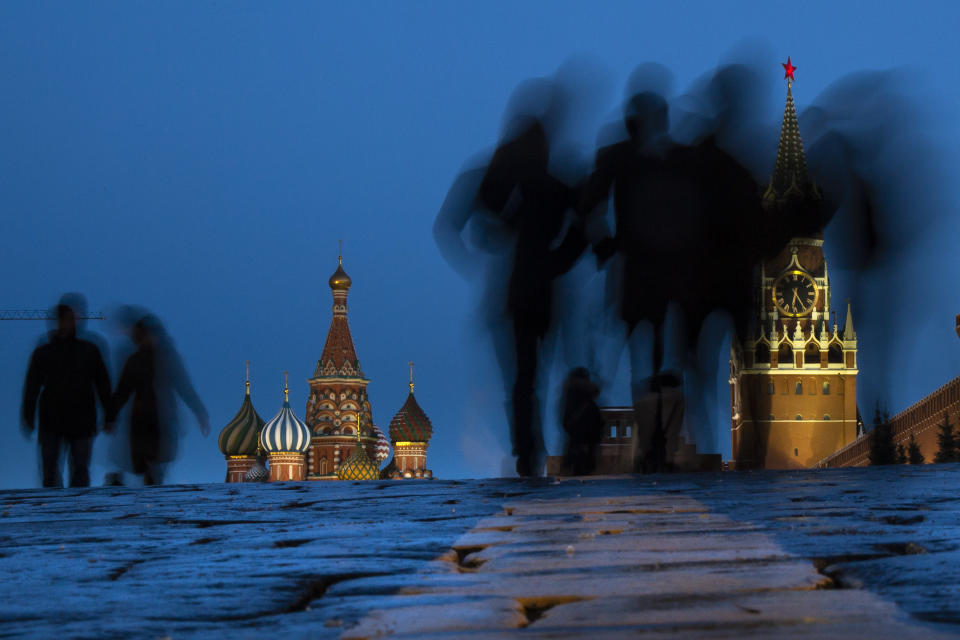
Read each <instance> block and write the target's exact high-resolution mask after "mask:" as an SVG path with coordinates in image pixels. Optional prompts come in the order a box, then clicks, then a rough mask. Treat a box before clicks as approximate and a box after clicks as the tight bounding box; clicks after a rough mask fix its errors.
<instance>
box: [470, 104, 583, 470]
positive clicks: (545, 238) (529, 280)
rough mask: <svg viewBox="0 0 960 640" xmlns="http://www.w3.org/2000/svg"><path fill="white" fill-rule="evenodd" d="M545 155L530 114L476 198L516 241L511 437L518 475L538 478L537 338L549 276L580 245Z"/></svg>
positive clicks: (568, 196)
mask: <svg viewBox="0 0 960 640" xmlns="http://www.w3.org/2000/svg"><path fill="white" fill-rule="evenodd" d="M549 159H550V144H549V140H548V137H547V131H546V129H545V127H544V125H543V123H542V122H541V121H540V120H539V119H536V118H533V119H531V120H530V121H529V123H528V124H527V125H526V126H525V127H524V128H523V130H522V132H521V133H520V134H519V135H518V136H517V137H516V138H514V139H512V140H510V141H508V142H506V143H505V144H503V145H501V146H500V147H499V148H498V149H497V151H496V152H495V153H494V156H493V159H492V160H491V162H490V165H489V167H488V168H487V173H486V175H485V176H484V178H483V181H482V182H481V184H480V188H479V191H478V195H477V198H478V202H479V203H480V205H481V206H483V207H485V208H487V209H488V210H490V211H492V212H495V213H496V214H498V215H501V216H503V217H504V218H506V219H507V220H508V223H509V224H511V226H512V227H513V229H514V233H515V238H516V241H515V249H514V255H513V266H512V269H511V272H510V278H509V282H508V284H507V313H508V315H509V316H510V318H511V321H512V324H513V343H514V355H515V358H516V360H515V363H516V370H515V371H516V374H515V377H514V384H513V393H512V420H511V435H512V439H513V453H514V455H516V456H517V467H516V469H517V473H518V474H519V475H521V476H536V475H539V474H540V463H541V462H542V457H543V434H542V430H541V425H540V419H539V411H538V404H539V403H538V400H537V395H536V391H537V375H538V368H539V366H540V358H541V351H542V347H543V342H544V339H545V337H546V336H547V333H548V331H549V330H550V328H551V315H552V304H553V285H554V281H555V280H556V279H557V278H558V277H560V276H561V275H563V274H564V273H566V272H567V271H568V270H569V269H570V268H571V267H572V266H573V264H574V263H575V262H576V261H577V259H578V258H579V257H580V255H581V253H583V250H584V249H585V248H586V245H587V241H586V236H585V235H584V231H583V228H582V223H581V221H579V220H574V221H573V223H572V224H570V225H569V226H568V228H567V229H566V232H565V233H564V223H565V219H566V216H567V213H568V212H570V213H571V215H572V211H573V207H574V205H575V204H576V198H575V193H576V190H575V189H574V188H573V187H571V186H569V185H567V184H565V183H564V182H562V181H561V180H559V179H557V178H555V177H554V176H553V175H551V174H550V173H549V172H548V169H547V168H548V163H549Z"/></svg>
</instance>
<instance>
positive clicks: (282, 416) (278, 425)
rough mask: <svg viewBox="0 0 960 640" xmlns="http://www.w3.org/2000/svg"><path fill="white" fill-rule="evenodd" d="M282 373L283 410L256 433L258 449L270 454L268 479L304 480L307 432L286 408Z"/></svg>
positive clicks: (287, 403) (288, 390) (284, 383)
mask: <svg viewBox="0 0 960 640" xmlns="http://www.w3.org/2000/svg"><path fill="white" fill-rule="evenodd" d="M286 376H287V374H286V372H284V382H283V407H282V408H281V409H280V411H279V412H278V413H277V415H275V416H274V417H273V418H271V419H270V421H269V422H267V424H266V425H264V427H263V431H261V432H260V446H261V447H263V450H264V451H266V452H267V453H269V454H270V480H271V481H277V480H304V479H306V478H305V472H304V471H305V470H304V466H305V457H304V453H305V452H306V451H307V449H309V448H310V437H311V434H310V429H309V428H307V425H305V424H304V423H303V421H302V420H300V418H298V417H297V416H296V415H295V414H294V413H293V409H291V408H290V389H289V387H288V386H287V380H286Z"/></svg>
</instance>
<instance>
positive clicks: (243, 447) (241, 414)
mask: <svg viewBox="0 0 960 640" xmlns="http://www.w3.org/2000/svg"><path fill="white" fill-rule="evenodd" d="M263 424H264V423H263V418H261V417H260V416H259V415H258V414H257V411H256V410H255V409H254V408H253V403H252V402H251V401H250V381H249V380H248V381H247V383H246V394H245V395H244V396H243V403H242V404H241V405H240V410H239V411H237V415H235V416H234V417H233V420H231V421H230V422H229V423H227V426H225V427H224V428H223V429H222V430H221V431H220V438H219V439H218V440H217V444H218V445H219V446H220V451H221V452H222V453H223V455H225V456H255V455H257V439H258V438H259V437H260V430H261V429H263Z"/></svg>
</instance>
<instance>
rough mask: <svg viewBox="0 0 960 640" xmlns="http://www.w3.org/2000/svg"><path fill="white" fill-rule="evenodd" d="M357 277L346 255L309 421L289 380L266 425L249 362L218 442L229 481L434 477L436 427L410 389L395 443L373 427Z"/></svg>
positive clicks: (395, 425) (396, 421) (313, 381)
mask: <svg viewBox="0 0 960 640" xmlns="http://www.w3.org/2000/svg"><path fill="white" fill-rule="evenodd" d="M352 284H353V281H352V280H351V279H350V276H348V275H347V273H346V271H344V269H343V258H342V256H341V257H340V258H339V259H338V264H337V270H336V271H335V272H334V273H333V275H332V276H330V280H329V285H330V290H331V292H332V293H333V315H332V318H331V321H330V328H329V330H328V331H327V338H326V342H325V343H324V346H323V351H322V352H321V356H320V359H319V360H318V361H317V365H316V368H315V370H314V373H313V377H311V378H310V379H309V380H308V381H307V383H308V385H309V391H308V397H307V404H306V411H305V414H304V417H305V419H304V420H300V418H298V417H297V416H296V414H295V413H294V412H293V410H292V409H291V407H290V402H289V389H288V388H287V385H286V383H285V384H284V390H283V392H284V402H283V406H282V407H281V409H280V411H279V412H278V413H277V414H276V416H274V417H273V418H272V419H270V420H269V421H267V422H264V421H263V419H261V418H260V416H259V415H258V414H257V412H256V411H255V410H254V408H253V403H252V401H251V398H250V381H249V367H248V371H247V381H246V385H245V395H244V398H243V402H242V404H241V407H240V410H239V411H238V412H237V415H236V416H235V417H234V418H233V420H231V421H230V422H229V423H228V424H227V425H226V426H225V427H224V428H223V430H222V431H221V433H220V438H219V440H218V444H219V446H220V451H221V452H222V453H223V455H224V457H225V459H226V462H227V477H226V481H227V482H256V481H264V480H270V481H300V480H374V479H378V478H385V479H403V478H432V477H433V473H432V472H431V471H429V470H428V469H427V466H426V456H427V448H428V446H429V442H430V438H431V437H432V435H433V427H432V425H431V423H430V420H429V418H427V416H426V413H424V411H423V410H422V409H421V408H420V406H419V404H417V401H416V399H415V398H414V395H413V366H412V365H413V363H411V369H410V384H409V387H410V394H409V396H408V397H407V401H406V402H405V403H404V404H403V406H402V407H401V409H400V410H399V411H398V412H397V414H396V416H394V418H393V420H392V421H391V423H390V430H389V431H390V436H391V440H392V448H393V452H394V458H393V460H391V461H390V463H389V464H387V465H386V467H385V468H384V469H383V470H381V468H380V467H381V464H382V463H383V462H384V461H385V460H386V459H387V458H388V457H389V456H390V449H391V446H390V444H388V442H387V439H386V436H385V435H384V433H383V432H382V431H381V430H380V429H379V428H378V427H377V426H376V425H375V424H374V422H373V416H372V412H371V406H370V399H369V397H368V395H367V385H368V384H369V383H370V380H369V379H367V378H366V376H365V375H364V373H363V369H362V368H361V366H360V360H359V359H358V357H357V351H356V348H355V346H354V343H353V335H352V334H351V332H350V325H349V323H348V322H347V294H348V292H349V290H350V287H351V285H352Z"/></svg>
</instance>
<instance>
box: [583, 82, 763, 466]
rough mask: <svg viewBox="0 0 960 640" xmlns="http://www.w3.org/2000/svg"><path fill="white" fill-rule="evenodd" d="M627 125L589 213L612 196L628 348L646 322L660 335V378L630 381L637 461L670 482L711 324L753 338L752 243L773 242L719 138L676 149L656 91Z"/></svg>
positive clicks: (656, 355) (604, 159)
mask: <svg viewBox="0 0 960 640" xmlns="http://www.w3.org/2000/svg"><path fill="white" fill-rule="evenodd" d="M624 124H625V128H626V131H627V139H626V140H623V141H621V142H617V143H615V144H612V145H609V146H606V147H603V148H601V149H600V150H599V151H598V152H597V157H596V166H595V169H594V172H593V174H592V176H591V177H590V179H589V180H588V181H587V185H586V187H585V188H584V190H583V197H582V198H581V201H580V205H579V207H580V210H581V213H582V214H584V215H591V216H592V215H597V214H598V213H602V212H603V211H605V209H606V203H607V199H608V197H609V195H610V194H611V193H612V195H613V210H614V221H615V224H616V229H615V232H614V234H613V236H612V237H610V238H607V239H605V240H602V241H600V242H599V243H597V244H596V245H595V247H594V251H595V253H596V254H597V257H598V260H599V261H600V262H601V263H602V262H604V261H605V260H606V259H608V258H610V257H612V256H613V255H614V254H619V255H620V257H621V260H622V265H623V275H622V281H621V283H620V284H621V287H620V291H619V292H618V293H615V294H614V295H617V296H618V298H619V299H618V303H619V308H620V313H621V318H622V320H623V321H624V323H625V325H626V331H627V336H628V339H629V336H630V334H631V333H632V332H633V331H634V330H635V329H636V327H637V326H638V325H639V324H640V323H641V322H648V323H650V324H651V325H652V327H653V356H652V363H651V364H652V372H653V373H652V375H651V376H650V377H649V378H646V379H642V378H640V376H638V375H637V373H636V372H633V375H632V380H631V387H632V394H633V402H634V407H635V410H636V417H637V431H636V441H635V442H636V446H637V447H638V448H639V449H640V450H641V455H639V456H637V458H636V459H637V463H638V466H639V467H641V468H642V470H643V471H666V470H670V469H671V468H672V467H673V456H674V453H675V452H676V450H677V448H678V445H679V434H680V429H681V426H682V423H683V419H684V411H685V404H686V403H685V399H684V394H683V386H684V383H685V380H684V373H685V371H686V372H694V371H697V369H696V356H695V353H696V352H695V348H696V346H697V342H698V336H699V335H700V333H701V329H702V326H703V323H704V320H705V319H706V318H707V316H708V315H709V314H710V313H712V312H713V311H715V310H718V309H722V310H726V311H728V312H730V313H731V314H733V316H734V324H735V327H736V330H737V331H740V330H742V328H743V326H745V323H746V315H745V310H748V309H750V308H751V307H750V303H751V301H752V298H751V292H752V289H751V285H750V277H751V274H752V268H753V264H754V262H755V259H754V258H755V252H757V251H758V249H753V250H751V251H745V250H744V247H743V243H744V242H745V238H746V239H748V240H746V241H748V242H756V243H757V244H758V245H761V246H766V241H765V240H763V241H761V238H762V236H763V235H764V233H763V232H762V231H758V230H757V225H758V222H759V221H760V220H761V219H762V216H761V207H760V198H759V185H758V184H757V183H756V182H755V181H754V180H753V179H752V178H751V177H750V175H749V173H748V172H747V171H746V169H744V168H743V167H742V166H741V165H740V164H738V163H737V162H736V161H735V160H734V159H733V158H732V157H731V156H730V155H728V154H727V153H725V152H724V151H722V150H721V149H720V148H718V147H717V146H716V141H715V139H714V138H712V137H706V138H704V139H702V140H699V141H698V142H697V143H696V144H692V145H683V144H679V143H677V142H676V141H675V140H673V139H671V138H670V137H669V135H668V130H669V110H668V106H667V102H666V100H665V99H664V98H663V97H662V96H661V95H659V94H658V93H655V92H652V91H644V92H640V93H638V94H636V95H634V96H633V97H632V98H630V100H629V101H628V102H627V108H626V113H625V121H624ZM747 229H749V230H750V232H749V233H748V232H747V231H746V230H747ZM630 344H631V346H633V345H634V344H635V343H634V342H631V343H630ZM711 366H715V365H714V364H713V363H711ZM638 470H641V469H638Z"/></svg>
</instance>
